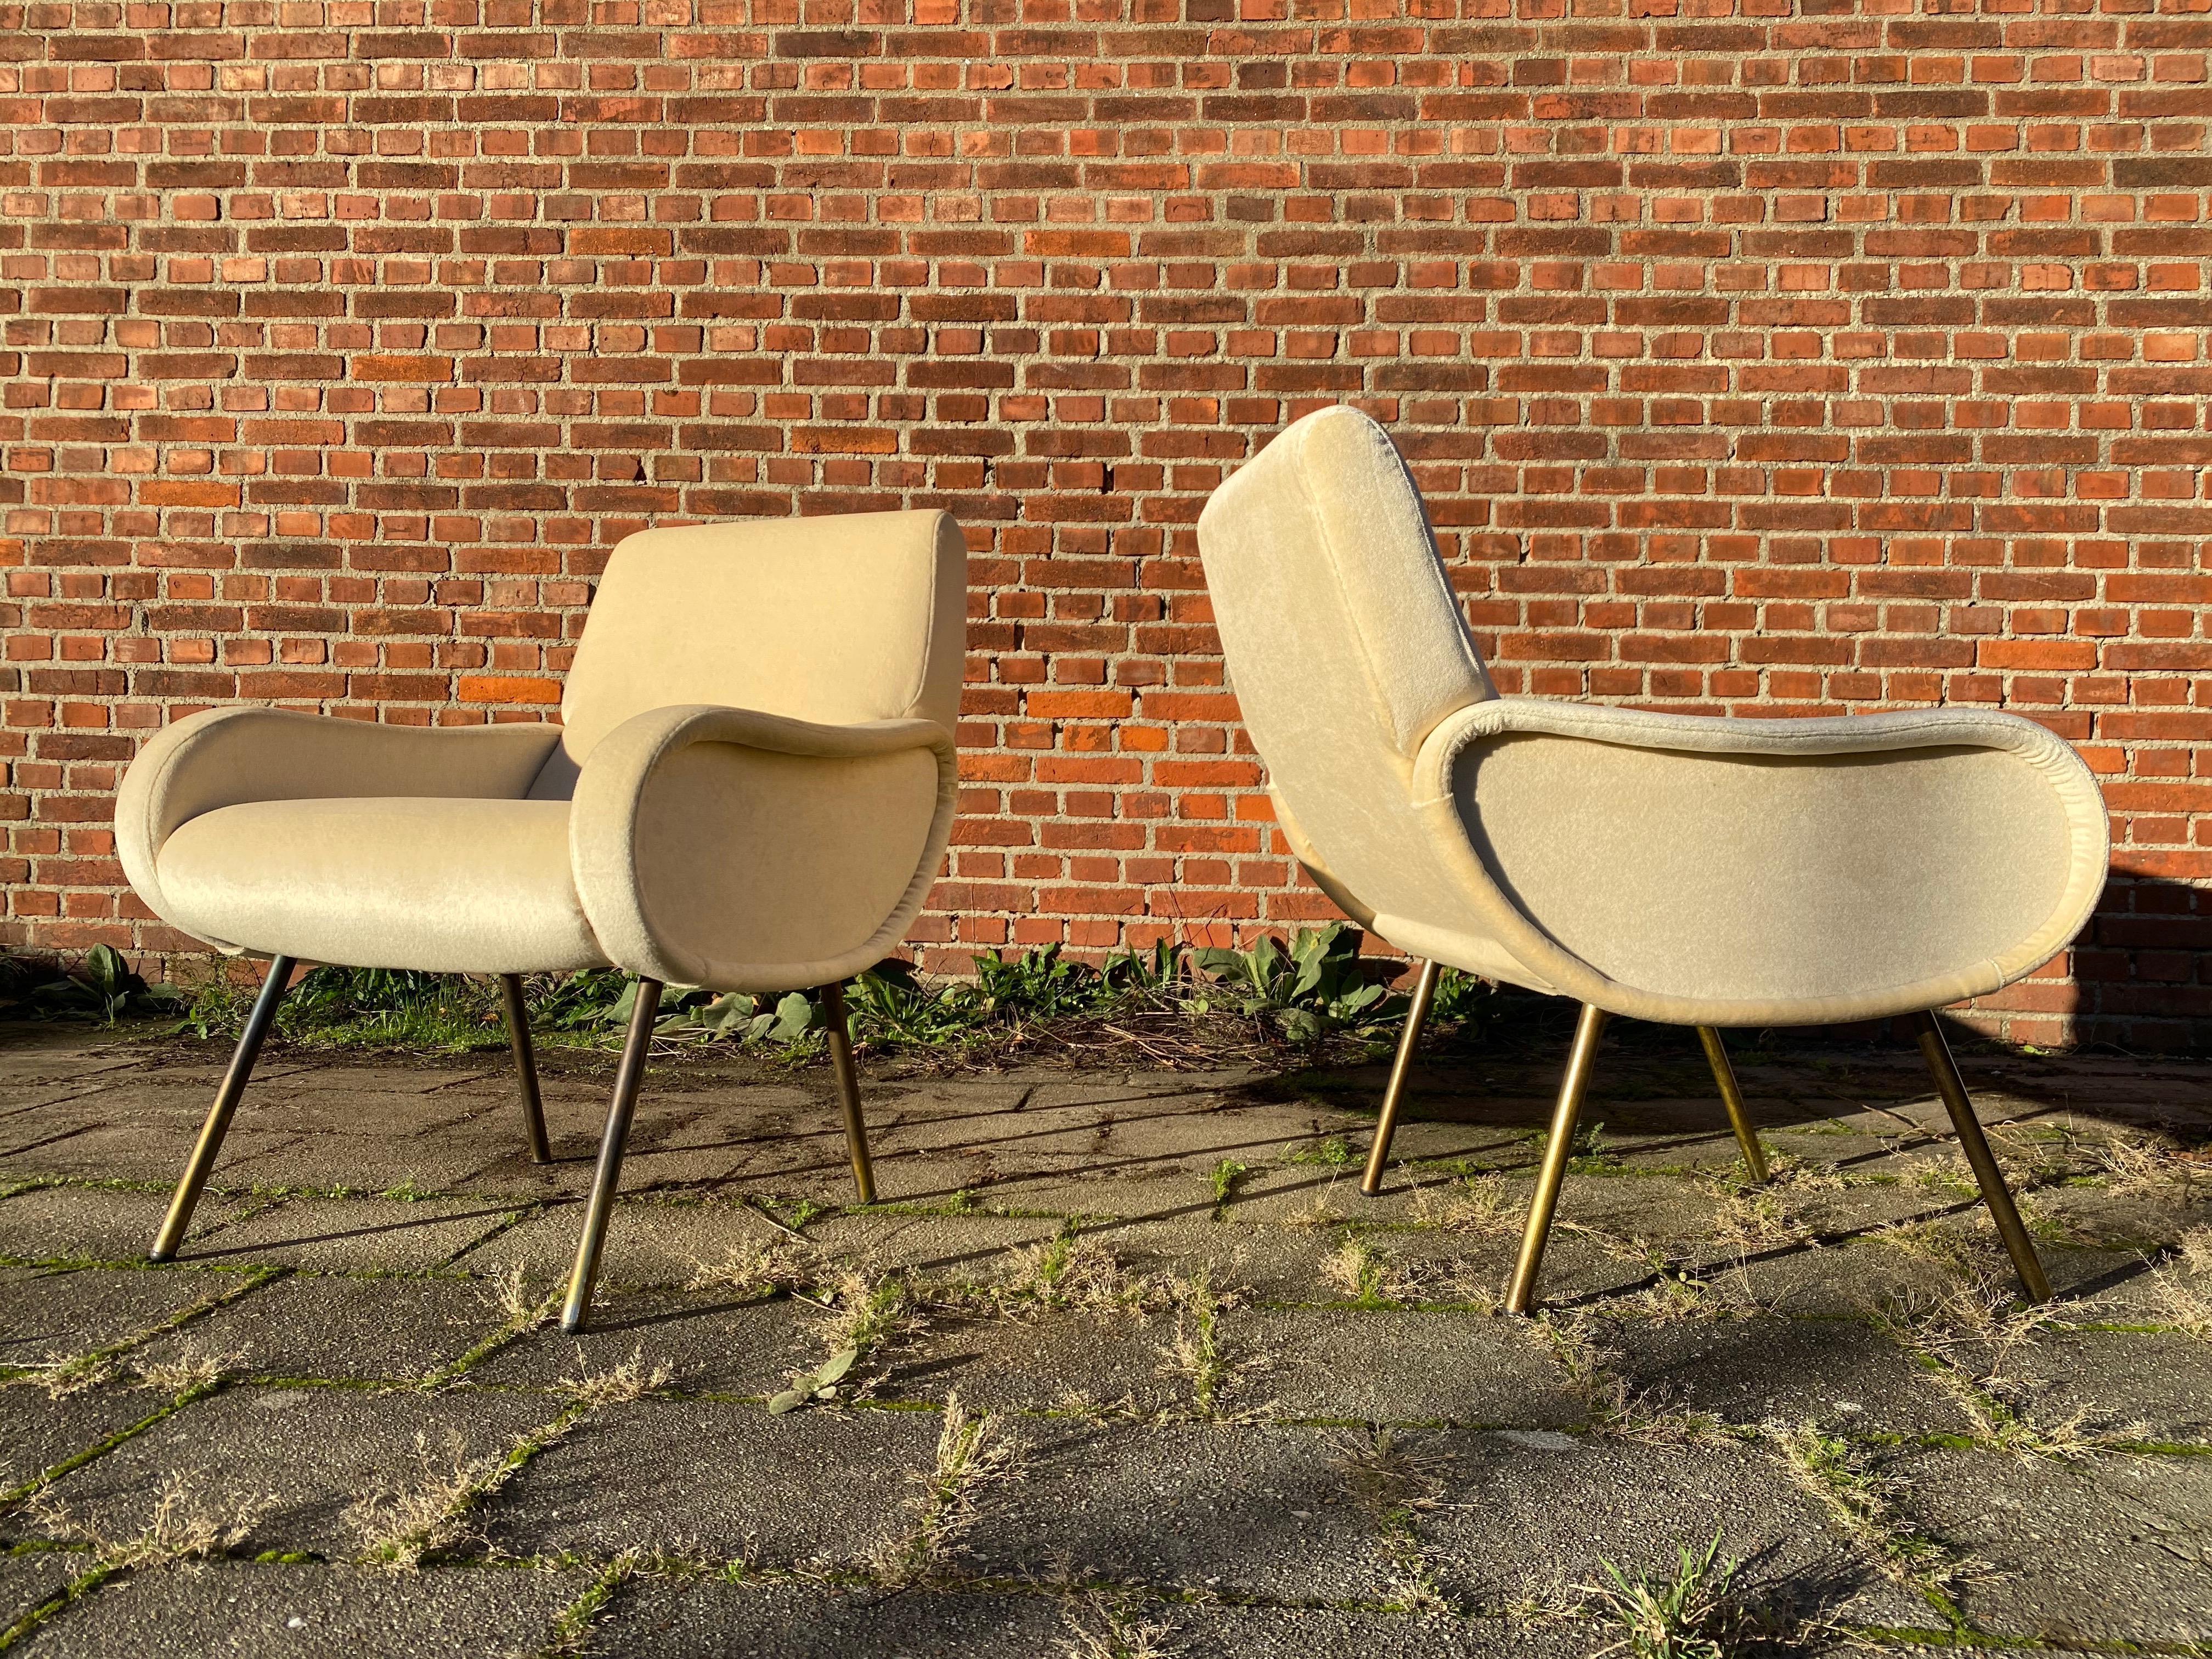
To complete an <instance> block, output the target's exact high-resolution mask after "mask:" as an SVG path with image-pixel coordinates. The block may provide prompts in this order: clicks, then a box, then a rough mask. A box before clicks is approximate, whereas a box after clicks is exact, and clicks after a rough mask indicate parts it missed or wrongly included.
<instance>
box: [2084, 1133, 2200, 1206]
mask: <svg viewBox="0 0 2212 1659" xmlns="http://www.w3.org/2000/svg"><path fill="white" fill-rule="evenodd" d="M2092 1156H2093V1160H2094V1163H2095V1165H2096V1167H2097V1168H2098V1169H2099V1170H2100V1171H2101V1172H2102V1174H2103V1176H2104V1181H2105V1188H2106V1191H2107V1192H2110V1193H2112V1194H2118V1195H2120V1196H2124V1197H2130V1198H2148V1199H2152V1200H2156V1201H2157V1202H2160V1203H2163V1204H2192V1203H2195V1202H2196V1201H2197V1198H2198V1197H2199V1196H2200V1195H2201V1194H2200V1193H2199V1190H2198V1184H2197V1183H2198V1176H2197V1169H2196V1167H2195V1166H2194V1165H2193V1164H2191V1163H2190V1162H2189V1161H2188V1160H2187V1159H2185V1158H2180V1157H2178V1156H2177V1155H2176V1154H2175V1152H2174V1151H2173V1149H2172V1147H2170V1146H2163V1145H2160V1144H2159V1143H2157V1142H2154V1141H2131V1140H2110V1141H2106V1143H2105V1144H2104V1145H2103V1146H2099V1147H2097V1148H2096V1149H2095V1151H2094V1152H2093V1154H2092Z"/></svg>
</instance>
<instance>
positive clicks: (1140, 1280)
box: [985, 1233, 1165, 1314]
mask: <svg viewBox="0 0 2212 1659" xmlns="http://www.w3.org/2000/svg"><path fill="white" fill-rule="evenodd" d="M985 1296H986V1297H987V1299H988V1301H989V1304H990V1306H991V1310H993V1311H994V1312H999V1313H1004V1314H1012V1313H1015V1312H1018V1311H1019V1310H1022V1309H1024V1307H1031V1306H1033V1307H1038V1308H1055V1309H1071V1308H1072V1309H1081V1310H1085V1311H1088V1312H1092V1313H1102V1314H1103V1313H1117V1312H1123V1311H1131V1312H1133V1311H1139V1310H1143V1309H1145V1308H1147V1307H1151V1306H1152V1305H1154V1304H1158V1303H1159V1302H1161V1301H1162V1300H1164V1299H1165V1292H1164V1290H1163V1287H1162V1286H1161V1285H1160V1284H1159V1283H1158V1281H1157V1280H1155V1279H1152V1278H1150V1277H1148V1276H1146V1275H1145V1274H1142V1273H1132V1272H1131V1271H1130V1270H1129V1268H1128V1267H1127V1266H1126V1265H1125V1264H1124V1263H1123V1262H1122V1261H1121V1259H1120V1258H1119V1257H1118V1256H1116V1255H1115V1254H1114V1252H1113V1251H1112V1250H1111V1249H1108V1248H1107V1247H1106V1246H1105V1245H1103V1244H1101V1243H1097V1241H1096V1240H1094V1239H1088V1238H1082V1237H1071V1236H1070V1235H1068V1234H1066V1233H1061V1234H1060V1235H1058V1236H1057V1237H1053V1238H1048V1239H1047V1240H1046V1241H1045V1242H1044V1243H1042V1244H1031V1245H1028V1246H1025V1247H1024V1248H1023V1249H1019V1250H1017V1251H1015V1252H1014V1253H1013V1256H1012V1261H1011V1263H1010V1264H1009V1269H1008V1271H1007V1273H1006V1274H1005V1276H1004V1277H1003V1278H1001V1279H1000V1280H999V1281H998V1282H997V1283H996V1284H994V1285H990V1286H988V1287H987V1290H986V1291H985Z"/></svg>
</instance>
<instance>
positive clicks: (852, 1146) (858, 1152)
mask: <svg viewBox="0 0 2212 1659" xmlns="http://www.w3.org/2000/svg"><path fill="white" fill-rule="evenodd" d="M822 1010H823V1012H824V1013H826V1014H828V1015H829V1066H830V1069H831V1070H832V1071H834V1072H836V1073H837V1097H838V1100H839V1102H840V1103H842V1105H843V1107H844V1109H845V1145H846V1146H847V1148H848V1150H849V1151H850V1152H852V1154H853V1185H854V1187H856V1188H859V1189H860V1202H861V1203H863V1204H872V1203H874V1202H875V1201H876V1171H875V1166H874V1165H873V1164H870V1163H869V1162H868V1125H867V1122H866V1120H865V1119H864V1118H862V1117H861V1115H860V1073H859V1072H858V1071H856V1070H855V1069H854V1066H853V1028H852V1022H851V1019H850V1018H849V1017H848V1015H847V1013H846V1012H845V987H843V986H842V985H825V986H823V987H822Z"/></svg>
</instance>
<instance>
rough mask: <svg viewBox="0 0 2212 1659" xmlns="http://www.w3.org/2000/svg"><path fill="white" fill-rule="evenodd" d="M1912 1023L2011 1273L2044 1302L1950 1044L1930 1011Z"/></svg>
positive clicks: (2046, 1292) (2037, 1272)
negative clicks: (2007, 1256)
mask: <svg viewBox="0 0 2212 1659" xmlns="http://www.w3.org/2000/svg"><path fill="white" fill-rule="evenodd" d="M1912 1018H1913V1023H1914V1024H1915V1025H1916V1026H1917V1028H1918V1030H1917V1036H1919V1038H1920V1052H1921V1054H1923V1056H1924V1057H1925V1058H1926V1060H1927V1061H1928V1070H1929V1073H1930V1074H1931V1075H1933V1076H1934V1078H1935V1079H1936V1092H1937V1093H1938V1094H1940V1095H1942V1097H1943V1105H1944V1107H1945V1109H1947V1110H1948V1111H1949V1113H1950V1114H1951V1127H1953V1128H1954V1129H1956V1130H1957V1131H1958V1132H1959V1146H1960V1149H1961V1150H1962V1151H1964V1152H1965V1153H1966V1162H1967V1164H1969V1165H1971V1166H1972V1169H1973V1171H1974V1179H1975V1181H1976V1182H1979V1183H1980V1186H1981V1188H1982V1202H1983V1203H1984V1204H1986V1205H1988V1206H1990V1219H1992V1220H1993V1221H1995V1222H1996V1224H1997V1237H1999V1238H2002V1240H2004V1247H2005V1253H2006V1254H2007V1255H2009V1256H2011V1257H2012V1265H2013V1269H2014V1271H2015V1272H2016V1273H2019V1274H2020V1282H2021V1286H2022V1287H2023V1288H2024V1289H2025V1290H2026V1291H2027V1299H2028V1300H2029V1301H2031V1302H2048V1301H2050V1300H2051V1280H2050V1279H2048V1278H2047V1277H2045V1273H2044V1271H2043V1263H2042V1261H2040V1260H2039V1259H2038V1257H2037V1255H2036V1254H2035V1241H2034V1240H2033V1239H2032V1238H2030V1237H2028V1236H2027V1227H2026V1225H2023V1224H2022V1222H2021V1218H2020V1212H2019V1210H2018V1209H2016V1208H2015V1207H2014V1205H2013V1201H2012V1194H2011V1193H2010V1192H2009V1191H2008V1190H2007V1189H2006V1187H2005V1183H2004V1173H2003V1171H2002V1170H1999V1169H1998V1168H1997V1160H1996V1154H1995V1153H1993V1152H1990V1142H1989V1137H1988V1136H1986V1135H1984V1133H1982V1123H1981V1120H1980V1119H1979V1118H1978V1117H1976V1116H1975V1115H1974V1103H1973V1102H1972V1100H1971V1099H1970V1098H1968V1097H1967V1094H1966V1079H1964V1078H1962V1077H1960V1075H1959V1064H1958V1062H1957V1061H1956V1060H1953V1059H1952V1058H1951V1045H1950V1044H1949V1043H1948V1042H1945V1041H1944V1040H1943V1028H1942V1026H1941V1025H1939V1024H1936V1016H1935V1014H1934V1013H1933V1012H1923V1013H1918V1014H1915V1015H1914V1016H1913V1017H1912Z"/></svg>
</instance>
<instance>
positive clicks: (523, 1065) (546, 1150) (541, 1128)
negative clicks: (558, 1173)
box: [499, 974, 553, 1164]
mask: <svg viewBox="0 0 2212 1659" xmlns="http://www.w3.org/2000/svg"><path fill="white" fill-rule="evenodd" d="M499 988H500V994H501V996H503V997H504V998H505V999H506V1000H507V1043H508V1045H509V1046H510V1047H511V1048H513V1050H514V1079H515V1081H516V1083H517V1084H519V1085H520V1086H521V1089H522V1124H523V1127H525V1128H526V1129H527V1130H528V1131H529V1132H530V1161H531V1162H532V1164H550V1163H551V1162H552V1161H553V1147H552V1145H551V1143H550V1142H549V1141H547V1139H545V1108H544V1104H543V1103H541V1102H540V1101H539V1099H538V1060H537V1058H536V1056H534V1055H533V1054H532V1053H531V1052H530V1015H529V1013H528V1012H526V1010H525V1009H524V1007H523V1006H522V975H520V974H501V975H500V976H499Z"/></svg>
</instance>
